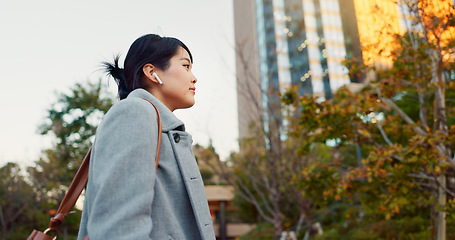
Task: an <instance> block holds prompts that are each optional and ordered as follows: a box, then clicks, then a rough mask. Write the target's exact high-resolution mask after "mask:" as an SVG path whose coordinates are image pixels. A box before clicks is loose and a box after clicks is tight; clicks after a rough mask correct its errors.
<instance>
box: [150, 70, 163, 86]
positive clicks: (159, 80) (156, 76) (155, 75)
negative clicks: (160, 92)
mask: <svg viewBox="0 0 455 240" xmlns="http://www.w3.org/2000/svg"><path fill="white" fill-rule="evenodd" d="M152 75H153V76H154V77H155V78H156V80H158V82H159V83H160V84H163V82H162V81H161V79H160V78H159V77H158V74H156V72H154V73H153V74H152Z"/></svg>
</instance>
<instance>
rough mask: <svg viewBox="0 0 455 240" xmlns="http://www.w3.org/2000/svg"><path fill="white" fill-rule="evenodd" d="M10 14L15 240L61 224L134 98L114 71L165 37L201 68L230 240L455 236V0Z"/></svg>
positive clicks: (198, 136)
mask: <svg viewBox="0 0 455 240" xmlns="http://www.w3.org/2000/svg"><path fill="white" fill-rule="evenodd" d="M0 4H1V5H0V6H1V7H0V20H1V21H0V30H1V32H2V38H1V43H2V44H0V53H1V54H0V61H1V62H0V66H1V70H2V71H0V78H1V79H2V83H3V88H2V89H4V91H3V92H4V93H3V94H1V95H0V98H1V99H0V102H1V104H2V108H1V109H2V110H3V112H4V114H3V118H2V124H0V126H1V134H0V146H1V147H0V175H1V178H0V225H1V229H0V231H1V234H0V237H1V238H2V239H24V238H26V236H27V235H28V234H29V233H30V231H31V230H32V229H33V228H39V229H45V228H46V224H47V221H48V219H49V217H51V216H52V215H53V214H54V213H55V209H56V207H57V206H58V205H57V204H58V203H59V201H60V200H61V199H62V197H63V195H64V193H65V191H66V190H67V186H68V184H69V183H70V181H71V179H72V177H73V176H74V173H75V171H76V170H77V168H78V167H79V165H80V162H81V160H82V158H83V156H84V155H85V153H86V152H87V150H88V148H89V147H90V145H91V142H92V141H93V137H94V135H95V131H96V127H97V125H98V124H99V122H100V121H101V119H102V117H103V115H104V114H105V113H106V111H107V110H108V109H109V107H110V106H112V104H115V102H117V101H118V100H117V98H116V90H117V88H116V86H115V83H114V82H113V81H112V79H108V78H107V77H106V76H105V75H104V74H103V73H102V72H101V71H100V70H99V69H100V63H101V62H103V61H111V60H112V59H113V56H114V55H115V54H121V56H123V57H124V56H125V55H126V52H127V50H128V47H129V46H130V44H131V43H132V42H133V41H134V40H135V39H136V38H137V37H139V36H141V35H143V34H147V33H157V34H160V35H163V36H172V37H177V38H179V39H180V40H182V41H183V42H184V43H185V44H186V45H187V46H188V47H189V49H190V50H191V52H192V54H193V57H194V59H195V60H194V67H193V73H194V74H195V75H196V77H197V78H198V83H197V93H196V105H195V106H194V107H192V108H190V109H185V110H178V111H176V115H177V116H178V117H179V118H180V119H181V120H182V121H183V122H185V124H186V129H187V131H188V132H189V133H190V134H192V135H193V140H194V146H193V150H194V153H195V156H196V159H197V161H198V164H199V168H200V171H201V174H202V177H203V178H204V183H205V185H206V193H207V197H208V201H209V206H210V211H211V214H212V219H213V221H214V226H215V233H216V235H217V239H223V240H224V239H250V240H251V239H437V240H442V239H452V238H454V237H455V235H454V233H455V228H453V226H454V224H453V223H454V220H455V219H454V218H455V214H454V211H453V210H454V207H455V201H454V198H455V178H454V176H455V174H454V173H455V172H454V171H455V155H454V150H455V149H454V147H453V146H455V127H453V126H454V125H453V124H454V123H455V118H454V114H453V113H454V112H455V94H454V91H453V90H455V81H454V80H455V16H454V14H455V9H454V1H453V0H232V1H228V0H219V1H208V0H196V1H192V2H188V1H181V0H170V1H166V2H164V1H162V2H152V1H130V2H128V3H126V2H125V3H123V2H117V1H101V0H100V1H96V2H89V1H79V2H77V3H76V2H61V1H44V2H32V1H16V2H13V1H8V0H6V1H3V2H2V3H0ZM121 61H123V58H121ZM80 205H81V204H80V202H79V203H78V206H77V208H75V213H74V214H71V215H70V216H68V218H67V220H66V222H65V223H64V225H63V226H62V229H61V231H62V232H61V233H60V238H61V239H75V234H76V233H77V229H78V223H79V218H80V213H81V211H80V209H81V207H80Z"/></svg>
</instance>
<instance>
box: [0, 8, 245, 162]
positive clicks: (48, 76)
mask: <svg viewBox="0 0 455 240" xmlns="http://www.w3.org/2000/svg"><path fill="white" fill-rule="evenodd" d="M232 7H233V4H232V1H231V0H192V1H187V0H166V1H163V0H161V1H157V0H147V1H139V0H130V1H118V0H78V1H75V0H73V1H69V0H40V1H36V0H2V1H0V34H1V35H0V36H1V37H0V81H1V82H0V83H1V86H0V89H1V94H0V111H1V117H0V167H1V166H3V165H4V164H5V163H6V162H18V163H19V164H21V165H22V166H31V165H33V162H34V161H35V160H38V159H39V156H40V154H41V151H42V150H44V149H46V148H50V147H52V143H53V142H54V141H55V140H54V139H53V138H52V137H49V136H48V137H46V136H42V135H40V134H39V133H38V130H37V129H38V126H39V125H40V124H42V123H43V122H44V121H45V117H46V110H47V109H49V108H50V106H51V104H52V103H54V102H55V101H56V99H57V94H58V93H69V89H70V88H71V87H72V86H74V85H75V84H76V83H85V82H87V81H90V82H98V81H99V79H100V78H101V79H102V84H104V85H105V86H106V87H108V88H109V91H110V92H112V94H113V95H116V93H117V88H116V85H115V83H114V81H113V80H112V79H111V80H109V79H108V78H107V77H105V76H104V73H102V72H101V71H99V69H100V63H101V62H103V61H111V60H112V58H113V56H114V55H115V54H121V56H122V58H121V62H123V59H124V56H125V55H126V53H127V51H128V48H129V46H130V45H131V43H132V42H133V41H134V40H135V39H136V38H138V37H140V36H142V35H144V34H148V33H156V34H159V35H161V36H169V37H176V38H178V39H180V40H181V41H182V42H184V43H185V44H186V45H187V46H188V47H189V49H190V51H191V53H192V55H193V58H194V65H193V73H194V75H195V76H196V77H197V79H198V82H197V84H196V87H197V91H196V104H195V105H194V106H193V107H192V108H190V109H184V110H176V111H175V112H174V113H175V114H176V115H177V117H178V118H180V119H181V120H182V121H183V122H184V123H185V125H186V129H187V131H188V132H189V133H190V134H192V135H193V141H194V143H195V144H196V143H198V144H201V145H203V146H207V145H208V144H209V142H210V140H211V141H212V144H213V146H214V147H215V149H216V150H217V152H218V153H219V154H220V155H221V158H222V159H225V158H226V157H227V156H229V154H230V152H231V151H236V150H238V142H237V138H238V121H237V97H236V83H235V52H234V29H233V10H232Z"/></svg>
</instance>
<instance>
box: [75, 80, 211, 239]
mask: <svg viewBox="0 0 455 240" xmlns="http://www.w3.org/2000/svg"><path fill="white" fill-rule="evenodd" d="M142 98H146V99H149V100H150V101H152V102H153V103H154V104H155V105H156V107H157V108H158V111H159V112H160V115H161V120H162V129H163V133H162V143H161V150H160V161H159V165H158V169H157V170H156V171H155V154H156V147H157V139H158V135H157V134H158V125H157V121H156V111H155V109H154V108H153V106H152V105H151V104H150V103H149V102H148V101H146V100H144V99H142ZM191 144H192V139H191V135H189V134H188V133H187V132H185V130H184V125H183V123H182V122H181V121H180V120H179V119H177V118H176V117H175V116H174V114H173V113H172V112H171V111H170V110H169V109H168V108H167V107H166V106H165V105H164V104H162V103H161V102H160V101H159V100H158V99H156V98H155V97H154V96H153V95H152V94H150V93H149V92H147V91H145V90H143V89H137V90H134V91H133V92H131V93H130V94H129V95H128V97H127V98H126V99H124V100H121V101H120V102H118V103H117V104H115V105H114V106H113V107H112V108H111V109H110V110H109V111H108V113H107V114H106V115H105V117H104V119H103V121H102V123H101V124H100V126H99V128H98V130H97V133H96V138H95V143H94V145H93V149H92V154H91V160H90V168H89V178H88V183H87V188H86V195H85V202H84V209H83V212H82V219H81V225H80V229H79V237H78V239H82V238H83V237H84V236H86V235H87V234H88V235H89V237H90V239H91V240H101V239H110V240H113V239H121V240H126V239H134V240H138V239H159V240H162V239H166V240H167V239H179V240H180V239H204V240H205V239H210V240H212V239H215V234H214V230H213V225H212V219H211V216H210V212H209V207H208V203H207V197H206V195H205V190H204V185H203V182H202V178H201V174H200V172H199V169H198V166H197V164H196V160H195V158H194V154H193V151H192V148H191Z"/></svg>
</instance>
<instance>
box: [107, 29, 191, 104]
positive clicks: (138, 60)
mask: <svg viewBox="0 0 455 240" xmlns="http://www.w3.org/2000/svg"><path fill="white" fill-rule="evenodd" d="M179 47H182V48H183V49H185V50H186V51H187V52H188V54H189V55H190V60H191V63H192V62H193V56H192V55H191V52H190V50H189V49H188V47H187V46H186V45H185V44H184V43H183V42H181V41H180V40H178V39H176V38H172V37H161V36H158V35H156V34H147V35H144V36H142V37H140V38H138V39H136V40H135V41H134V42H133V44H131V47H130V49H129V50H128V53H127V54H126V58H125V62H124V69H122V68H120V67H119V63H118V62H119V58H120V56H119V55H117V56H116V57H114V62H113V63H109V62H103V66H104V68H105V71H106V73H107V74H108V75H111V76H112V77H113V78H114V80H115V82H116V83H117V85H118V95H119V97H120V99H124V98H126V97H127V96H128V94H129V93H130V92H131V91H133V90H134V89H137V88H146V86H147V84H146V83H145V82H144V80H143V79H144V73H143V71H142V68H143V67H144V65H145V64H148V63H149V64H152V65H153V66H155V67H157V68H159V69H161V70H167V69H168V68H169V65H170V63H169V61H170V59H171V58H172V57H173V56H175V54H177V51H178V49H179Z"/></svg>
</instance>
